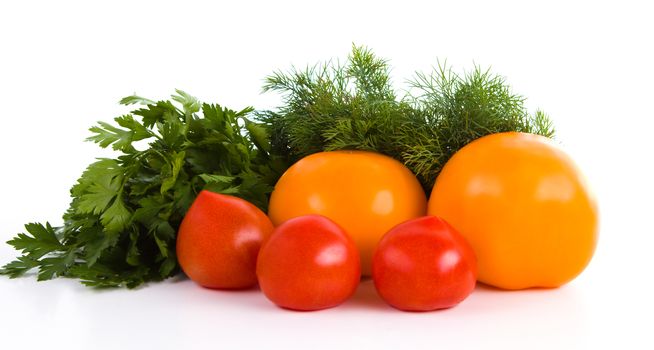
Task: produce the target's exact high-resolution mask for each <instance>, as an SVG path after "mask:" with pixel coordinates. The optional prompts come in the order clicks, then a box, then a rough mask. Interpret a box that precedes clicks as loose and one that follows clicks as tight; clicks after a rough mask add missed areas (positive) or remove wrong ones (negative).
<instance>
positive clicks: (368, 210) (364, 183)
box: [268, 151, 427, 275]
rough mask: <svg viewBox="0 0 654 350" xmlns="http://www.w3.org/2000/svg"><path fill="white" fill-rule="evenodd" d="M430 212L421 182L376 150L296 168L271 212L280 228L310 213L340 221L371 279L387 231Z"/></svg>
mask: <svg viewBox="0 0 654 350" xmlns="http://www.w3.org/2000/svg"><path fill="white" fill-rule="evenodd" d="M426 209H427V199H426V197H425V193H424V191H423V190H422V187H421V186H420V183H419V182H418V180H417V179H416V178H415V176H414V175H413V174H412V173H411V171H410V170H409V169H407V168H406V167H405V166H404V165H402V164H401V163H400V162H398V161H396V160H394V159H392V158H390V157H387V156H384V155H381V154H378V153H373V152H363V151H334V152H322V153H316V154H313V155H310V156H307V157H305V158H303V159H301V160H300V161H298V162H297V163H295V164H294V165H293V166H291V167H290V168H289V169H288V170H287V171H286V173H284V175H283V176H282V177H281V178H280V179H279V181H278V182H277V185H276V186H275V190H274V191H273V193H272V196H271V198H270V207H269V211H268V214H269V215H270V219H271V220H272V222H273V223H274V224H275V225H279V224H281V223H283V222H284V221H286V220H288V219H291V218H294V217H298V216H302V215H307V214H320V215H324V216H326V217H328V218H330V219H332V220H334V221H335V222H336V223H337V224H339V225H340V226H342V227H343V228H344V229H345V230H346V231H347V232H348V234H350V236H351V237H352V239H354V242H355V243H356V245H357V247H358V248H359V253H360V255H361V263H362V271H363V274H364V275H370V271H371V261H372V254H373V251H374V249H375V246H376V245H377V242H379V239H381V237H382V236H383V235H384V233H386V232H387V231H388V230H389V229H391V228H392V227H393V226H395V225H397V224H399V223H401V222H403V221H406V220H408V219H412V218H415V217H419V216H422V215H425V212H426Z"/></svg>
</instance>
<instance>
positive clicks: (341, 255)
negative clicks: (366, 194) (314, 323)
mask: <svg viewBox="0 0 654 350" xmlns="http://www.w3.org/2000/svg"><path fill="white" fill-rule="evenodd" d="M257 276H258V278H259V286H260V287H261V290H262V291H263V293H264V294H265V295H266V297H267V298H268V299H270V300H271V301H272V302H273V303H275V304H277V305H279V306H281V307H284V308H288V309H293V310H307V311H308V310H320V309H326V308H329V307H333V306H336V305H339V304H341V303H342V302H344V301H345V300H346V299H347V298H349V297H350V296H351V295H352V294H353V293H354V291H355V289H356V287H357V285H358V284H359V280H360V279H361V261H360V258H359V252H358V250H357V247H356V245H355V244H354V241H353V240H352V239H351V238H350V237H349V236H348V235H347V233H346V232H345V231H344V230H343V229H342V228H341V227H340V226H338V225H337V224H336V223H334V222H333V221H331V220H330V219H328V218H326V217H324V216H321V215H306V216H300V217H296V218H294V219H290V220H287V221H286V222H284V223H283V224H281V225H280V226H278V227H277V228H276V229H275V231H274V232H273V234H272V236H270V239H269V240H268V241H267V242H266V243H265V244H264V246H263V247H262V248H261V252H260V253H259V260H258V262H257Z"/></svg>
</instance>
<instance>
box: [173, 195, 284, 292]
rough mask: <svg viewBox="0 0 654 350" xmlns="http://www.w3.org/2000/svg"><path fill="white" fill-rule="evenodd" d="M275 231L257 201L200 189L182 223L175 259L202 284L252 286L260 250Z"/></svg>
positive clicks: (232, 287) (210, 285) (217, 286)
mask: <svg viewBox="0 0 654 350" xmlns="http://www.w3.org/2000/svg"><path fill="white" fill-rule="evenodd" d="M273 229H274V228H273V225H272V223H271V222H270V219H268V217H267V216H266V214H264V213H263V212H262V211H261V210H260V209H259V208H257V207H256V206H254V205H253V204H251V203H249V202H247V201H245V200H243V199H240V198H237V197H233V196H228V195H223V194H218V193H214V192H209V191H201V192H200V194H199V195H198V197H197V198H196V199H195V201H194V202H193V204H192V205H191V207H190V208H189V210H188V212H187V213H186V216H185V217H184V219H183V220H182V224H181V225H180V228H179V232H178V234H177V259H178V261H179V264H180V266H181V267H182V270H183V271H184V273H186V275H187V276H188V277H189V278H190V279H191V280H193V281H195V282H196V283H198V284H199V285H201V286H203V287H207V288H217V289H240V288H247V287H252V286H254V285H255V284H256V282H257V278H256V260H257V255H258V253H259V249H260V247H261V245H262V243H263V242H264V241H265V240H266V239H267V238H268V237H269V236H270V234H272V231H273Z"/></svg>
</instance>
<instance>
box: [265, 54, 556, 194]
mask: <svg viewBox="0 0 654 350" xmlns="http://www.w3.org/2000/svg"><path fill="white" fill-rule="evenodd" d="M264 91H276V92H279V93H281V94H282V96H283V99H284V103H283V105H282V106H281V107H279V108H278V109H277V110H274V111H262V112H259V113H258V115H259V117H260V118H261V120H262V121H264V122H265V123H266V125H267V127H268V129H269V132H270V135H271V143H272V149H273V152H276V153H277V154H280V155H282V156H284V157H287V158H288V161H289V162H290V163H292V162H294V161H297V160H298V159H300V158H302V157H304V156H306V155H308V154H311V153H315V152H320V151H330V150H340V149H357V150H370V151H376V152H381V153H384V154H386V155H389V156H391V157H393V158H395V159H397V160H399V161H401V162H402V163H404V164H405V165H406V166H407V167H408V168H409V169H411V171H413V173H415V174H416V175H417V177H418V178H419V179H420V181H421V183H422V184H423V187H424V188H425V191H426V192H427V193H429V192H430V190H431V187H432V186H433V184H434V181H435V179H436V177H437V176H438V173H439V172H440V169H441V168H442V166H443V165H444V164H445V163H446V162H447V160H448V159H449V158H450V157H451V156H452V155H453V154H454V153H455V152H456V151H457V150H459V149H460V148H461V147H463V146H465V145H466V144H468V143H469V142H471V141H473V140H475V139H477V138H479V137H482V136H484V135H488V134H492V133H497V132H505V131H521V132H529V133H536V134H540V135H545V136H548V137H552V136H553V134H554V131H553V128H552V124H551V122H550V120H549V119H548V118H547V116H546V115H545V114H544V113H543V112H541V111H537V112H536V113H534V114H530V113H528V112H527V110H526V108H525V106H524V98H523V97H522V96H520V95H517V94H514V93H513V92H512V91H511V89H510V88H509V86H508V85H507V84H506V82H505V81H504V79H503V78H502V77H500V76H497V75H493V74H491V73H490V71H489V70H482V69H481V68H479V67H474V69H473V70H472V71H471V72H469V73H467V74H464V75H457V74H455V73H454V72H453V71H452V70H451V69H450V68H449V67H446V66H445V65H440V64H439V65H438V67H437V68H435V69H434V71H433V72H431V73H429V74H424V73H417V74H416V76H415V77H414V78H413V79H411V80H409V81H408V87H407V89H406V92H405V94H404V95H403V96H398V94H397V93H396V91H395V89H394V88H393V84H392V80H391V76H390V66H389V63H388V61H387V60H384V59H381V58H378V57H376V56H375V55H374V54H373V53H372V52H371V51H370V50H368V49H366V48H363V47H356V46H354V47H353V49H352V53H351V54H350V55H349V57H348V59H347V61H346V63H345V64H340V63H334V62H333V61H330V62H327V63H324V64H318V65H315V66H312V67H309V68H306V69H302V70H299V69H294V68H293V69H291V70H290V71H289V72H281V71H280V72H276V73H274V74H272V75H271V76H269V77H267V78H266V81H265V85H264Z"/></svg>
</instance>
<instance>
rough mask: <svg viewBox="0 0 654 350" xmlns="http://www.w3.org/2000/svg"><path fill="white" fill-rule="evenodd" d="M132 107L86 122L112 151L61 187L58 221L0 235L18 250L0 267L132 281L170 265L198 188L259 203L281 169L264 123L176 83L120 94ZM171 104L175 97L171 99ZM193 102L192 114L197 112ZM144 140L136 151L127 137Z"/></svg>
mask: <svg viewBox="0 0 654 350" xmlns="http://www.w3.org/2000/svg"><path fill="white" fill-rule="evenodd" d="M121 103H122V104H124V105H132V104H139V105H142V106H143V107H142V108H139V109H137V110H134V111H132V112H131V113H130V114H126V115H123V116H119V117H117V118H115V119H114V121H115V123H116V125H112V124H110V123H105V122H99V123H98V126H94V127H92V128H91V129H90V131H91V132H92V133H93V135H92V136H90V137H89V138H88V140H89V141H92V142H95V143H97V144H98V145H99V146H100V147H103V148H106V147H110V146H111V147H112V148H113V149H114V150H116V151H119V152H120V154H119V155H118V157H116V158H115V159H109V158H102V159H98V160H97V161H96V162H94V163H93V164H91V165H89V166H88V168H87V169H86V170H85V171H84V173H83V174H82V176H81V177H80V178H79V180H78V181H77V183H76V184H75V185H74V186H73V187H72V189H71V196H72V198H73V199H72V202H71V204H70V208H69V209H68V210H67V212H66V214H65V215H64V224H63V226H61V227H52V226H51V225H50V224H49V223H45V224H38V223H32V224H27V225H25V230H26V232H25V233H19V234H18V235H17V236H16V237H15V238H13V239H12V240H10V241H9V242H8V243H9V244H10V245H12V246H13V247H14V248H16V249H17V250H19V251H21V252H22V256H19V257H18V258H17V259H16V260H15V261H12V262H10V263H8V264H6V265H5V266H4V267H3V268H2V270H0V273H2V274H6V275H9V276H10V277H12V278H13V277H18V276H21V275H23V274H25V273H26V272H28V271H29V270H32V269H37V270H38V279H39V280H47V279H51V278H54V277H59V276H63V277H72V278H78V279H80V280H81V281H82V283H84V284H86V285H89V286H94V287H117V286H126V287H129V288H133V287H136V286H138V285H140V284H142V283H144V282H147V281H156V280H161V279H164V278H167V277H169V276H172V275H174V274H175V273H177V271H178V270H179V268H178V266H177V259H176V256H175V239H176V232H177V228H178V227H179V224H180V223H181V220H182V218H183V217H184V214H185V213H186V210H187V209H188V208H189V206H190V205H191V203H192V201H193V199H194V198H195V196H196V195H197V193H198V192H199V191H201V190H202V189H209V190H211V191H216V192H220V193H228V194H231V195H235V196H239V197H242V198H244V199H246V200H249V201H251V202H252V203H254V204H256V205H258V206H259V207H260V208H261V209H263V210H265V209H266V205H267V202H268V195H269V194H270V192H271V191H272V186H273V185H274V183H275V181H276V180H277V178H278V177H279V175H280V174H281V172H282V171H283V170H284V169H285V167H284V164H283V163H282V162H280V161H279V160H278V159H277V158H276V157H275V156H273V155H270V154H269V150H270V145H269V142H268V140H267V135H266V134H265V129H264V128H263V127H262V126H261V125H259V124H257V123H256V122H253V121H251V120H249V119H247V116H248V115H250V114H251V113H252V109H251V108H246V109H244V110H242V111H239V112H236V111H233V110H230V109H227V108H223V107H221V106H219V105H215V104H206V103H205V104H202V103H200V102H199V101H198V100H197V99H196V98H194V97H193V96H191V95H189V94H187V93H185V92H183V91H179V90H177V93H176V94H175V95H173V96H172V102H171V101H159V102H154V101H151V100H148V99H145V98H142V97H138V96H130V97H126V98H124V99H122V100H121ZM175 103H178V104H179V106H181V107H180V108H178V107H177V106H176V105H175ZM200 111H202V114H201V115H198V113H199V112H200ZM141 140H146V141H147V142H148V144H147V148H146V149H144V150H142V151H139V150H137V148H136V146H135V143H136V142H137V141H141Z"/></svg>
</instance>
